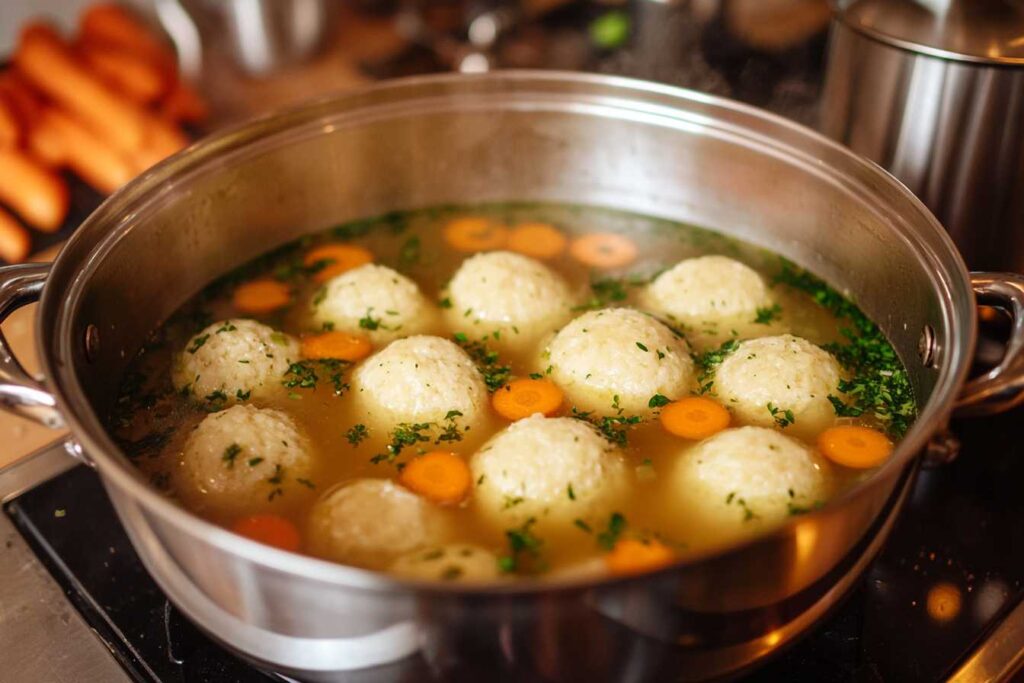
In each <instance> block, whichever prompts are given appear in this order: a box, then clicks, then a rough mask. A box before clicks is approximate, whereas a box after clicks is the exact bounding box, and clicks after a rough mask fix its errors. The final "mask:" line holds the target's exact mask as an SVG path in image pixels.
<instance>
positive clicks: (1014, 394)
mask: <svg viewBox="0 0 1024 683" xmlns="http://www.w3.org/2000/svg"><path fill="white" fill-rule="evenodd" d="M971 285H972V287H973V288H974V294H975V297H976V298H977V301H978V303H979V304H981V305H983V306H992V307H993V308H999V309H1001V310H1003V311H1005V312H1006V313H1007V314H1008V315H1009V316H1010V319H1011V320H1012V321H1013V329H1012V331H1011V332H1010V340H1009V342H1007V344H1006V353H1005V354H1003V360H1002V361H1000V363H999V365H997V366H996V367H994V368H992V369H991V370H989V371H988V372H986V373H985V374H984V375H981V376H979V377H975V378H974V379H972V380H970V381H968V382H967V383H966V384H965V385H964V386H963V389H962V390H961V391H960V396H959V398H958V399H957V402H956V414H957V415H963V416H976V415H992V414H994V413H1001V412H1004V411H1006V410H1010V409H1011V408H1014V407H1015V406H1017V405H1019V404H1021V403H1022V402H1024V353H1021V352H1022V351H1024V277H1022V276H1020V275H1017V274H1016V273H971Z"/></svg>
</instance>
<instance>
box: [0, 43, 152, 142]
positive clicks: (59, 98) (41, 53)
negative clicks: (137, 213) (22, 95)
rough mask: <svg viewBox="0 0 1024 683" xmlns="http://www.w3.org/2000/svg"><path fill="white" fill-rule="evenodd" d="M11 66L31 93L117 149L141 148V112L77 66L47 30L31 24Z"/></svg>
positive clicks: (143, 136)
mask: <svg viewBox="0 0 1024 683" xmlns="http://www.w3.org/2000/svg"><path fill="white" fill-rule="evenodd" d="M14 63H15V64H16V65H17V67H18V70H19V72H20V73H22V74H24V76H25V78H26V79H28V80H29V81H30V82H31V83H32V84H33V85H34V86H35V87H37V88H38V89H39V90H41V91H42V92H43V93H44V94H45V95H47V96H48V97H50V98H52V99H53V100H55V101H56V102H58V103H60V104H61V105H63V106H65V107H67V108H68V109H69V110H70V111H72V112H74V113H76V114H77V115H78V116H80V117H81V118H82V120H83V121H85V122H87V123H88V124H89V125H90V126H92V127H93V128H95V129H96V130H97V131H99V132H101V133H103V135H104V137H106V138H107V139H109V140H110V141H111V143H113V144H114V146H115V147H117V148H118V149H120V150H122V151H125V152H129V153H131V152H135V151H137V150H139V149H141V148H142V146H143V142H144V140H145V136H146V130H145V123H144V117H143V115H142V112H141V111H140V110H139V109H138V108H137V107H135V106H134V105H132V104H130V103H128V102H125V101H124V100H122V99H121V98H120V97H118V96H117V94H116V93H114V92H112V91H111V90H110V89H108V88H107V87H106V85H104V84H103V82H102V81H101V80H100V79H99V78H97V77H96V76H95V75H94V74H93V73H91V72H90V71H88V70H86V69H85V68H83V67H82V66H80V65H79V64H78V62H77V61H76V59H75V57H74V56H73V55H72V54H71V52H70V50H69V49H68V46H67V45H66V44H65V43H64V41H63V40H62V39H61V38H60V36H59V35H57V33H56V31H54V30H53V29H52V28H51V27H49V26H46V25H45V24H32V25H30V26H29V27H27V28H26V29H25V30H24V31H22V34H21V40H20V42H19V44H18V48H17V51H16V52H15V54H14Z"/></svg>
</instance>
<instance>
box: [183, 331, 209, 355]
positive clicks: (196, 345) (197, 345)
mask: <svg viewBox="0 0 1024 683" xmlns="http://www.w3.org/2000/svg"><path fill="white" fill-rule="evenodd" d="M209 338H210V335H209V334H201V335H199V336H198V337H196V338H195V339H193V340H192V345H191V346H189V347H188V352H189V353H195V352H196V351H198V350H199V349H201V348H203V344H205V343H206V340H207V339H209Z"/></svg>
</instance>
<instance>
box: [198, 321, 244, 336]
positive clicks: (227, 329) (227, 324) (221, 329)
mask: <svg viewBox="0 0 1024 683" xmlns="http://www.w3.org/2000/svg"><path fill="white" fill-rule="evenodd" d="M237 329H238V328H237V327H235V326H234V325H233V324H232V323H231V321H226V322H225V323H224V324H223V325H221V326H220V327H218V328H217V334H221V333H224V332H234V331H235V330H237ZM206 336H207V337H209V335H206Z"/></svg>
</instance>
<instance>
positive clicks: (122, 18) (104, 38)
mask: <svg viewBox="0 0 1024 683" xmlns="http://www.w3.org/2000/svg"><path fill="white" fill-rule="evenodd" d="M79 30H80V32H81V35H82V38H83V40H84V41H86V42H92V43H99V44H103V45H109V46H112V47H117V48H120V49H122V50H125V51H128V52H130V53H132V54H135V55H138V56H139V57H142V58H144V59H146V60H148V61H150V62H151V63H153V64H154V65H156V66H158V67H160V68H161V69H163V70H164V71H165V72H167V73H168V74H172V75H173V74H174V73H175V71H176V69H175V62H176V60H175V58H174V53H173V52H172V51H171V49H170V48H169V47H167V45H166V44H165V43H164V42H163V41H161V40H160V39H159V38H158V37H157V36H156V35H155V34H154V32H153V31H151V30H150V29H149V27H148V26H146V24H145V23H144V22H143V21H141V20H140V19H138V18H137V17H136V16H135V15H133V14H132V13H131V12H129V11H128V10H125V9H124V8H122V7H121V6H120V5H117V4H116V3H100V4H97V5H93V6H92V7H90V8H89V9H87V10H86V11H85V12H83V13H82V16H81V17H80V19H79Z"/></svg>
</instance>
